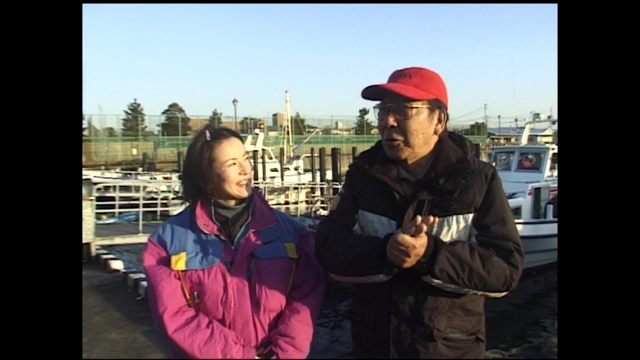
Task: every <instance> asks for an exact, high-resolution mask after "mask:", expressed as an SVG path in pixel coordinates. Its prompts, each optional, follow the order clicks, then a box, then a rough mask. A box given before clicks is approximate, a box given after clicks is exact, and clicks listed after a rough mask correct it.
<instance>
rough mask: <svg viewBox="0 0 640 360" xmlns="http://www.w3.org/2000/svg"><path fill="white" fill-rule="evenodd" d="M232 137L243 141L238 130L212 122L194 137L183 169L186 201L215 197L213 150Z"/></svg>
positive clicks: (193, 201) (205, 199) (183, 190)
mask: <svg viewBox="0 0 640 360" xmlns="http://www.w3.org/2000/svg"><path fill="white" fill-rule="evenodd" d="M230 138H236V139H238V140H240V141H243V140H242V136H240V134H238V133H237V132H236V131H234V130H231V129H229V128H225V127H219V128H216V127H214V126H213V125H211V124H207V125H205V126H204V127H203V128H202V129H200V131H198V133H197V134H196V135H195V136H194V137H193V140H191V144H189V147H188V148H187V155H186V157H185V159H184V166H183V169H182V193H183V196H184V200H185V201H186V202H189V203H192V204H194V203H196V202H197V201H198V200H201V201H210V199H211V198H212V197H214V181H215V180H214V179H215V177H214V171H213V168H212V165H213V157H212V156H211V154H212V150H213V147H214V146H215V145H217V144H218V143H219V142H220V141H222V140H225V139H230Z"/></svg>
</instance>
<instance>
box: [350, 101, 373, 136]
mask: <svg viewBox="0 0 640 360" xmlns="http://www.w3.org/2000/svg"><path fill="white" fill-rule="evenodd" d="M359 112H360V115H358V117H357V118H356V127H355V133H356V135H371V130H373V129H374V128H375V126H374V125H373V124H371V123H370V122H369V118H367V115H369V109H367V108H362V109H360V111H359Z"/></svg>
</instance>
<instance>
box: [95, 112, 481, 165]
mask: <svg viewBox="0 0 640 360" xmlns="http://www.w3.org/2000/svg"><path fill="white" fill-rule="evenodd" d="M124 117H125V116H124V115H105V114H85V121H84V123H83V128H86V129H85V130H84V132H83V144H82V146H83V147H82V164H83V167H125V168H126V167H139V166H140V165H142V164H145V163H148V164H153V165H154V166H160V167H161V168H162V169H167V168H169V169H170V168H174V167H175V165H176V164H177V163H178V161H179V160H178V159H179V158H181V157H184V152H185V151H186V149H187V147H188V146H189V143H190V142H191V139H192V136H193V134H195V133H196V132H197V131H198V130H199V129H200V128H202V127H203V126H204V125H206V124H207V123H209V121H210V118H209V116H189V117H188V118H189V119H188V121H186V120H185V121H178V122H177V123H178V127H177V128H175V127H174V133H171V134H167V133H166V132H163V127H162V124H163V122H165V116H163V115H146V116H144V117H143V118H141V119H140V121H139V126H137V127H136V128H137V129H136V130H137V131H136V130H133V131H129V132H125V131H123V130H122V128H123V119H124ZM296 122H297V124H296ZM283 123H284V115H283V114H282V113H276V114H273V115H271V116H270V117H269V116H264V117H254V116H242V117H240V116H238V117H233V116H223V117H221V118H220V122H219V125H220V126H224V127H228V128H231V129H236V130H237V131H238V132H240V133H242V134H249V133H252V132H253V131H254V130H255V129H261V130H262V131H264V132H265V134H266V136H265V139H264V145H265V146H269V147H272V148H273V150H274V152H275V153H276V154H277V153H278V151H279V149H280V148H281V147H284V145H285V141H286V140H287V139H286V137H285V136H282V125H283ZM356 123H357V117H356V116H330V117H325V118H304V119H303V120H302V121H298V120H296V119H295V118H292V127H293V130H294V133H296V134H297V135H293V136H292V139H291V140H292V143H293V146H294V147H295V146H296V145H298V144H301V143H303V142H304V144H303V145H301V147H300V148H299V149H298V152H299V153H301V154H305V153H309V152H310V151H311V148H314V149H315V152H316V153H317V152H318V149H319V148H322V147H324V148H326V150H327V151H330V149H331V148H334V147H338V148H340V149H341V153H342V154H350V153H351V152H352V151H354V148H355V151H356V152H357V153H359V152H361V151H363V150H365V149H367V148H369V147H370V146H371V145H372V144H373V143H375V142H376V141H377V140H378V139H379V135H378V131H377V129H376V127H375V123H374V122H373V121H372V120H369V123H368V124H367V125H366V126H364V127H363V128H361V129H359V131H356V125H357V124H356ZM183 124H184V128H181V127H182V126H183ZM369 126H370V128H369ZM450 130H452V131H454V130H456V129H453V128H450ZM136 132H137V134H136ZM356 132H359V133H364V134H360V135H356ZM311 134H313V135H312V136H310V135H311ZM309 136H310V137H309ZM469 138H470V140H471V141H472V142H475V143H480V144H483V143H485V142H486V136H469ZM305 140H306V141H305Z"/></svg>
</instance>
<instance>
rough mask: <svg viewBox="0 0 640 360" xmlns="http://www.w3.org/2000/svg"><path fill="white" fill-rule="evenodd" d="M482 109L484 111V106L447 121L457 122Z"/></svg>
mask: <svg viewBox="0 0 640 360" xmlns="http://www.w3.org/2000/svg"><path fill="white" fill-rule="evenodd" d="M482 109H484V105H483V106H480V107H479V108H477V109H475V110H473V111H470V112H468V113H466V114H464V115H460V116H456V117H454V118H451V119H449V121H453V120H458V119H460V118H463V117H465V116H469V115H472V114H473V113H476V112H478V111H480V110H482Z"/></svg>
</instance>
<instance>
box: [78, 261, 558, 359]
mask: <svg viewBox="0 0 640 360" xmlns="http://www.w3.org/2000/svg"><path fill="white" fill-rule="evenodd" d="M327 306H328V307H331V308H335V307H336V305H335V304H332V303H330V302H328V303H327ZM486 310H487V330H488V334H487V350H488V351H487V358H519V359H527V358H538V359H540V358H547V359H549V358H550V359H555V358H557V271H556V268H555V265H554V266H552V267H551V268H549V269H546V270H540V271H533V272H531V273H530V274H527V275H526V276H524V277H523V280H522V281H521V283H520V285H519V286H518V288H517V289H516V290H514V291H513V292H512V293H511V294H509V295H508V296H506V297H505V298H502V299H493V300H488V301H487V305H486ZM82 313H83V317H82V358H83V359H105V358H109V359H136V358H137V359H167V358H169V357H168V355H167V354H168V351H167V348H166V345H165V344H164V343H163V342H162V340H161V339H160V338H159V336H158V334H157V333H156V331H155V329H154V326H153V323H152V320H151V317H150V314H149V309H148V306H147V302H146V299H142V300H136V294H134V293H131V292H128V288H127V286H126V283H125V282H124V281H123V280H122V275H120V274H107V273H106V272H105V271H104V270H103V269H102V268H100V267H99V266H98V265H97V264H96V263H85V264H83V266H82ZM340 318H342V317H340ZM330 320H331V319H330ZM333 320H336V319H333ZM337 320H340V321H338V322H343V321H344V320H343V319H337ZM345 329H346V328H345ZM320 330H323V329H318V331H320ZM325 332H331V334H327V333H325ZM348 336H349V335H348V332H345V331H340V330H333V328H332V330H330V331H329V330H327V331H324V332H323V331H320V332H318V336H317V337H316V339H314V343H313V344H312V354H310V358H342V359H346V358H349V357H350V356H349V355H348V354H349V353H350V351H349V349H350V345H349V343H348ZM335 337H340V338H342V339H341V342H340V343H336V342H335V339H334V338H335Z"/></svg>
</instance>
